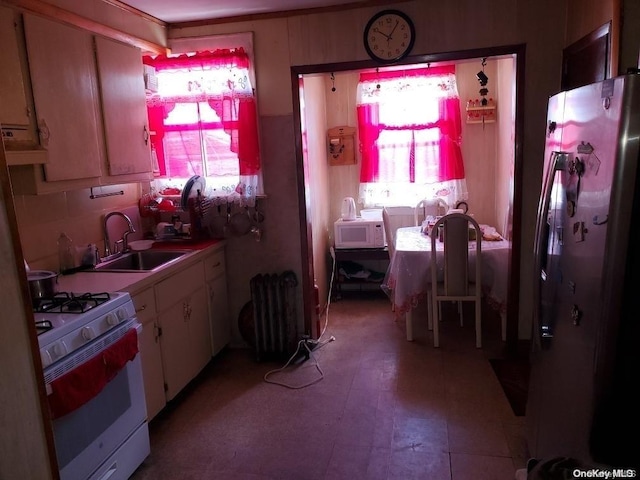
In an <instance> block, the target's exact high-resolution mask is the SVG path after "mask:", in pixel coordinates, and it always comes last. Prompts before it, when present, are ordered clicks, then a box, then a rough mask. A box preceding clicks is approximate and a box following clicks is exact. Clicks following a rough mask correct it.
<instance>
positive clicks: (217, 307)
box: [204, 250, 231, 356]
mask: <svg viewBox="0 0 640 480" xmlns="http://www.w3.org/2000/svg"><path fill="white" fill-rule="evenodd" d="M204 268H205V277H206V280H207V293H208V296H209V320H210V322H211V346H212V348H213V355H214V356H215V355H217V354H218V353H219V352H220V350H222V349H223V348H224V347H226V346H227V345H228V344H229V342H230V341H231V323H230V322H229V307H228V301H227V279H226V268H225V260H224V250H220V251H218V252H216V253H214V254H213V255H211V256H210V257H208V258H206V259H205V261H204Z"/></svg>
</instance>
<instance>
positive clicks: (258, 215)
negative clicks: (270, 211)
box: [253, 200, 264, 224]
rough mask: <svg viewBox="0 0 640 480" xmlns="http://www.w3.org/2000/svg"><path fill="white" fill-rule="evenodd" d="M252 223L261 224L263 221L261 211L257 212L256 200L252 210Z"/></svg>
mask: <svg viewBox="0 0 640 480" xmlns="http://www.w3.org/2000/svg"><path fill="white" fill-rule="evenodd" d="M253 221H254V222H255V223H258V224H260V223H262V222H263V221H264V215H263V213H262V212H261V211H259V210H258V201H257V200H256V206H255V208H254V210H253Z"/></svg>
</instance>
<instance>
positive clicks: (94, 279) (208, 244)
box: [58, 240, 225, 295]
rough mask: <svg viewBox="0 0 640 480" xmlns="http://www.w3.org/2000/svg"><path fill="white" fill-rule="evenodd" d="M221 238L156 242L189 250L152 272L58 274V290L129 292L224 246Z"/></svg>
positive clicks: (161, 246) (162, 247) (156, 246)
mask: <svg viewBox="0 0 640 480" xmlns="http://www.w3.org/2000/svg"><path fill="white" fill-rule="evenodd" d="M224 245H225V242H224V240H205V241H200V242H197V243H186V242H185V243H178V242H156V243H154V245H153V247H152V248H153V249H157V250H165V249H167V250H168V249H172V250H173V249H179V250H188V251H189V253H187V254H185V255H184V256H182V257H180V259H179V260H177V261H176V262H172V263H170V264H168V265H165V266H163V267H160V268H159V269H157V270H155V271H153V272H96V271H82V272H77V273H74V274H71V275H60V276H58V291H61V292H73V293H76V294H80V293H86V292H91V293H101V292H118V291H124V292H129V293H130V294H132V295H135V294H136V293H138V292H140V291H142V290H144V289H146V288H148V287H150V286H152V285H153V284H155V283H157V282H158V281H161V280H163V279H164V278H167V277H169V276H171V275H173V274H174V273H175V272H176V271H178V270H181V269H182V268H184V267H186V266H189V265H191V264H193V263H196V262H198V261H200V260H202V259H204V258H206V257H207V256H209V255H211V254H212V253H214V252H216V251H217V250H220V249H221V248H224Z"/></svg>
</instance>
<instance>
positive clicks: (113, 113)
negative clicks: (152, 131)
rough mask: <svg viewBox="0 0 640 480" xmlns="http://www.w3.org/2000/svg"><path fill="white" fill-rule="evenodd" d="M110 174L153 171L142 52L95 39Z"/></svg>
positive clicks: (112, 42)
mask: <svg viewBox="0 0 640 480" xmlns="http://www.w3.org/2000/svg"><path fill="white" fill-rule="evenodd" d="M95 42H96V54H97V58H98V78H99V80H100V94H101V98H102V115H103V120H104V130H105V135H106V137H105V138H106V145H107V159H108V169H109V175H127V174H132V173H148V172H151V147H150V145H149V143H150V141H149V128H148V121H147V106H146V103H145V89H144V78H143V67H142V54H141V52H140V49H138V48H136V47H132V46H129V45H125V44H123V43H120V42H116V41H113V40H109V39H106V38H102V37H96V38H95Z"/></svg>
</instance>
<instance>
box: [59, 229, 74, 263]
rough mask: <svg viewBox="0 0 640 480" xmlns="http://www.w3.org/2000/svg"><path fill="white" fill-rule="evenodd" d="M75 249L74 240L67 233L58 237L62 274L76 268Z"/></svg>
mask: <svg viewBox="0 0 640 480" xmlns="http://www.w3.org/2000/svg"><path fill="white" fill-rule="evenodd" d="M74 252H75V249H74V247H73V240H71V239H70V238H69V237H68V236H67V234H66V233H64V232H62V233H61V234H60V236H59V237H58V261H59V262H60V273H65V272H66V271H68V270H71V269H72V268H73V267H75V266H76V265H75V255H74Z"/></svg>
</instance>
